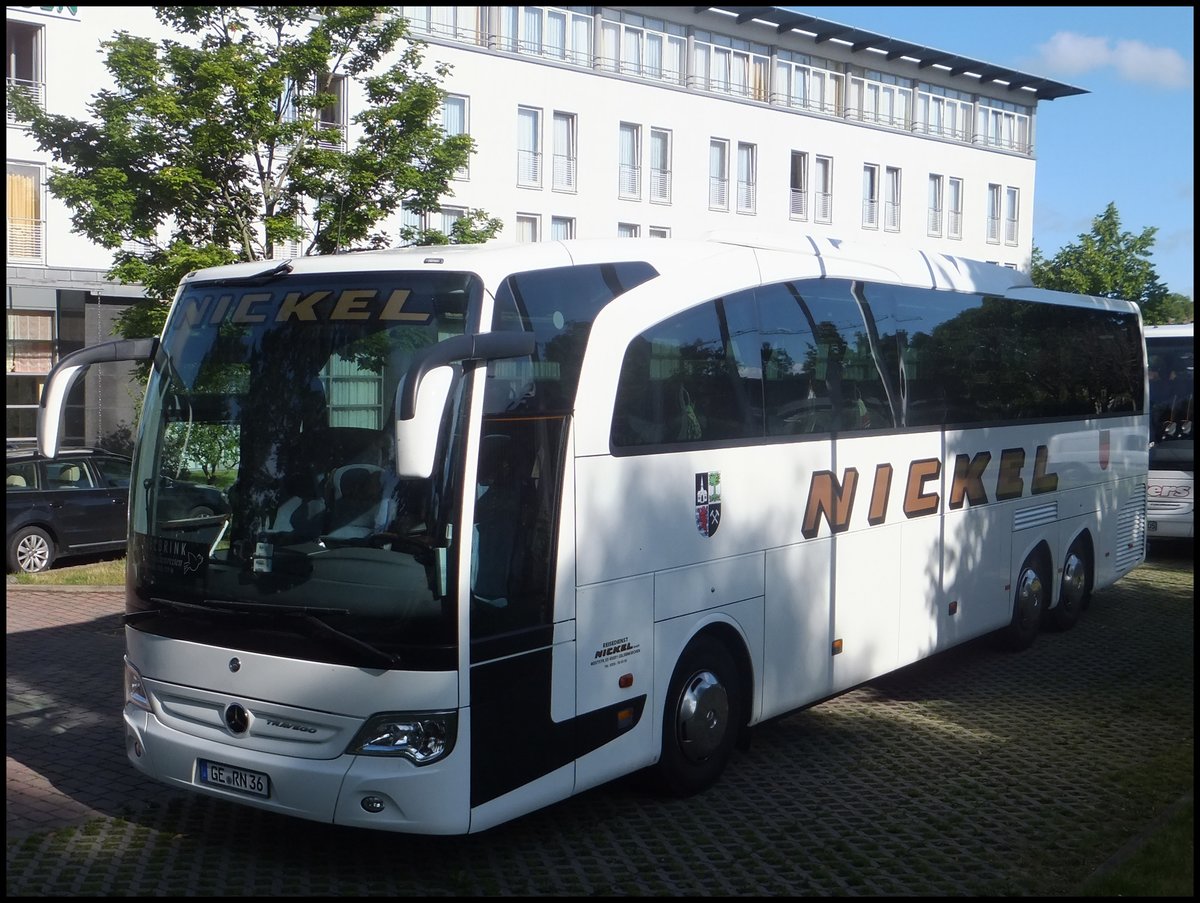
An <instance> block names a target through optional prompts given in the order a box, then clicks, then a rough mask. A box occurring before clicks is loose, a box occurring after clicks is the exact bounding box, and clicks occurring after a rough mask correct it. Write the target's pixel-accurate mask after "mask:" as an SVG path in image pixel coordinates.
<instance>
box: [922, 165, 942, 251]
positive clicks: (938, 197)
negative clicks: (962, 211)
mask: <svg viewBox="0 0 1200 903" xmlns="http://www.w3.org/2000/svg"><path fill="white" fill-rule="evenodd" d="M944 182H945V179H944V178H943V177H942V176H939V175H936V174H934V173H930V174H929V213H928V219H927V222H926V226H925V229H926V231H927V232H928V234H929V235H931V236H932V237H934V238H941V237H942V220H943V217H944V215H945V203H944V200H943V196H942V190H943V189H942V186H943V183H944Z"/></svg>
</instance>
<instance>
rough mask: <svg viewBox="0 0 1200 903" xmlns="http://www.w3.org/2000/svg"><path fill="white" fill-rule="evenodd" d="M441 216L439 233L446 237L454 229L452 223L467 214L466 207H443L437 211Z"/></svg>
mask: <svg viewBox="0 0 1200 903" xmlns="http://www.w3.org/2000/svg"><path fill="white" fill-rule="evenodd" d="M438 214H439V215H440V216H441V218H442V222H441V230H440V231H441V233H442V234H443V235H445V236H446V237H447V238H449V237H450V233H451V232H452V231H453V229H454V224H455V223H456V222H458V221H459V220H460V219H462V218H463V217H464V216H466V215H467V208H466V207H443V208H442V209H441V210H439V211H438Z"/></svg>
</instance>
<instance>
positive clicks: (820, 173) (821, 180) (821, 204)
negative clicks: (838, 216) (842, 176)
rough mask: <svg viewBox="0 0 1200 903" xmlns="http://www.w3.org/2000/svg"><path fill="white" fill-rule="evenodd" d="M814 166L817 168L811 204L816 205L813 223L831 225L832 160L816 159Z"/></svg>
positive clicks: (828, 158) (825, 158)
mask: <svg viewBox="0 0 1200 903" xmlns="http://www.w3.org/2000/svg"><path fill="white" fill-rule="evenodd" d="M815 165H816V168H817V171H816V178H817V188H816V191H817V193H816V196H815V197H814V198H813V202H814V203H815V205H816V209H815V210H814V211H813V222H817V223H832V222H833V159H832V158H831V157H817V159H816V161H815Z"/></svg>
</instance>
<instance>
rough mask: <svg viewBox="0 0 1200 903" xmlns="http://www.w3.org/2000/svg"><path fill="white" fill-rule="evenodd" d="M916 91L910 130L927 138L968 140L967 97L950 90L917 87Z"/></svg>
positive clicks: (969, 120) (969, 100)
mask: <svg viewBox="0 0 1200 903" xmlns="http://www.w3.org/2000/svg"><path fill="white" fill-rule="evenodd" d="M918 88H919V90H918V91H917V113H916V117H915V118H916V122H915V123H914V128H915V129H916V130H917V131H919V132H924V133H925V134H927V135H937V136H939V137H942V138H952V139H953V140H955V141H969V140H970V138H971V133H970V126H971V111H972V110H973V109H974V104H973V103H972V100H971V95H970V94H967V93H965V92H962V91H955V90H953V89H951V88H942V87H940V86H937V85H928V84H925V83H921V84H920V85H919V86H918Z"/></svg>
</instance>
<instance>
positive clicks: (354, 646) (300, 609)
mask: <svg viewBox="0 0 1200 903" xmlns="http://www.w3.org/2000/svg"><path fill="white" fill-rule="evenodd" d="M150 601H151V602H153V603H155V604H156V605H160V606H162V607H163V608H169V609H171V610H172V611H175V612H178V613H180V614H185V615H214V614H216V615H257V616H272V617H274V616H278V615H282V616H283V617H286V618H293V619H295V620H297V621H299V622H300V623H301V624H303V625H304V626H306V627H308V628H309V629H310V630H311V631H312V633H313V634H316V635H318V636H321V637H324V638H326V639H330V640H333V641H334V642H336V643H338V644H339V645H340V646H342V647H343V648H345V649H350V650H353V651H355V652H361V653H363V654H365V655H367V656H369V657H370V658H372V659H373V660H374V661H376V662H379V663H380V664H382V665H383V666H384V667H385V668H392V667H395V666H396V665H398V664H400V656H398V655H393V654H391V653H390V652H384V651H383V650H382V649H380V648H378V647H376V646H372V645H371V644H370V643H367V642H364V641H363V640H360V639H358V638H357V637H354V636H351V635H350V634H348V633H345V632H343V631H341V630H338V629H337V628H336V627H331V626H330V625H329V624H326V623H325V622H324V621H322V620H321V619H320V618H319V617H317V616H318V615H348V614H350V610H349V609H346V608H318V607H315V606H311V605H272V604H270V603H269V602H235V601H232V600H230V599H205V600H204V603H203V604H197V603H195V602H180V601H179V600H177V599H163V598H161V597H158V596H152V597H151V598H150ZM155 614H157V612H154V611H139V612H134V613H132V614H127V615H125V623H126V624H130V623H133V622H134V621H138V620H141V619H142V618H145V617H150V616H152V615H155Z"/></svg>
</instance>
